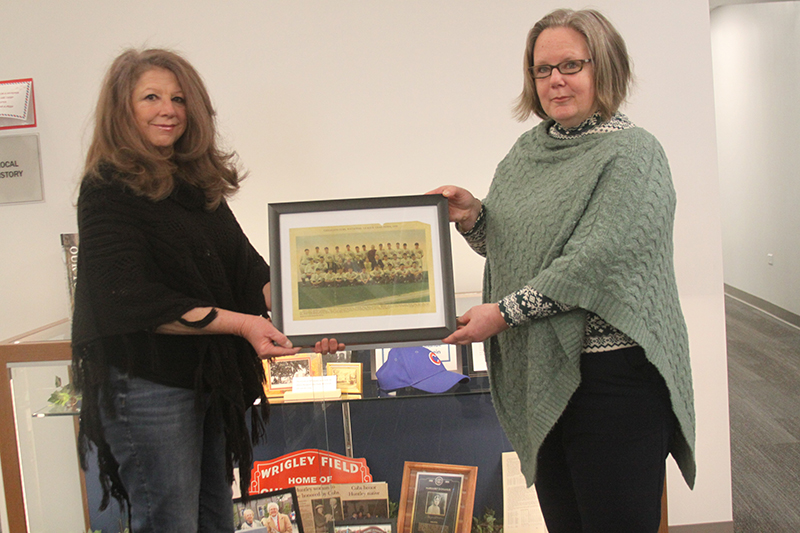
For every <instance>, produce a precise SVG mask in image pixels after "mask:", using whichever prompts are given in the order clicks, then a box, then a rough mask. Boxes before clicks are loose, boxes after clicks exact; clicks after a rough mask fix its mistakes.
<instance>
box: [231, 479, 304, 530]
mask: <svg viewBox="0 0 800 533" xmlns="http://www.w3.org/2000/svg"><path fill="white" fill-rule="evenodd" d="M270 503H277V504H278V506H279V508H278V512H279V513H280V514H286V515H288V516H289V520H290V521H291V523H292V525H293V526H296V527H297V533H304V530H303V520H302V517H301V516H300V508H299V507H298V505H297V491H296V490H295V488H294V487H290V488H288V489H281V490H274V491H271V492H263V493H261V494H251V495H250V498H249V499H248V501H247V502H246V503H245V502H244V498H234V500H233V527H234V530H236V531H239V530H240V529H241V526H242V522H243V521H244V513H245V510H247V509H249V510H251V511H253V514H254V519H255V520H254V522H260V521H261V520H262V519H263V518H265V517H268V516H269V512H268V510H267V506H268V505H269V504H270ZM287 509H291V510H289V511H287ZM293 529H294V528H293ZM247 531H252V532H254V533H255V532H258V533H266V531H267V526H266V525H265V526H263V527H256V528H251V529H247Z"/></svg>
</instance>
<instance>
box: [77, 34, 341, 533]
mask: <svg viewBox="0 0 800 533" xmlns="http://www.w3.org/2000/svg"><path fill="white" fill-rule="evenodd" d="M241 179H242V175H241V173H240V171H239V170H238V169H237V167H236V165H235V163H234V154H233V153H226V152H224V151H222V150H220V149H219V148H218V146H217V138H216V128H215V121H214V109H213V107H212V105H211V99H210V98H209V96H208V93H207V91H206V89H205V86H204V84H203V81H202V79H201V78H200V76H199V74H198V73H197V71H195V69H194V68H193V67H192V66H191V65H190V64H189V63H188V62H187V61H186V60H185V59H183V58H182V57H181V56H179V55H178V54H176V53H174V52H170V51H167V50H160V49H152V50H144V51H138V50H127V51H125V52H124V53H122V54H121V55H120V56H119V57H118V58H117V59H116V60H115V61H114V62H113V64H112V65H111V68H110V69H109V71H108V73H107V75H106V77H105V81H104V83H103V87H102V90H101V93H100V98H99V102H98V104H97V110H96V123H95V130H94V137H93V140H92V143H91V146H90V148H89V152H88V154H87V158H86V167H85V174H84V178H83V180H82V183H81V190H80V196H79V199H78V229H79V236H80V253H79V259H78V281H77V289H76V300H75V312H74V316H73V336H72V339H73V341H72V342H73V367H74V370H75V376H76V380H77V382H78V384H79V387H80V388H81V389H82V391H83V405H82V409H81V424H80V445H81V453H82V457H83V459H84V466H85V454H86V451H87V449H88V447H89V446H91V445H94V446H96V447H97V454H98V462H99V466H100V480H101V483H102V485H103V489H104V495H103V496H104V497H103V502H102V504H101V507H105V506H106V505H107V504H108V499H109V495H112V496H114V497H115V498H117V499H118V500H120V502H126V503H127V504H128V511H129V515H130V518H131V529H132V530H133V531H135V532H136V533H139V532H143V531H158V532H165V531H178V530H180V531H187V530H191V531H232V530H233V522H232V520H231V515H230V502H231V481H232V466H233V464H234V463H236V464H238V465H239V466H240V477H241V489H242V493H243V494H247V491H248V486H249V477H250V467H251V463H252V444H251V439H252V440H257V439H258V438H260V437H262V436H263V430H264V427H263V424H264V423H265V422H266V417H267V415H268V407H269V404H268V403H267V399H266V397H265V396H264V392H263V387H262V383H263V381H264V370H263V366H262V363H261V359H263V358H269V357H275V356H280V355H289V354H294V353H297V351H298V348H294V347H292V345H291V342H290V341H289V340H288V339H287V338H286V336H284V335H283V334H282V333H281V332H279V331H278V330H277V329H275V327H274V326H273V325H272V323H271V322H270V320H269V319H268V318H267V314H268V311H269V307H270V285H269V280H270V274H269V267H268V265H267V264H266V262H265V261H264V260H263V259H262V258H261V256H260V255H259V254H258V252H257V251H256V250H255V249H254V248H253V247H252V245H251V244H250V242H249V241H248V240H247V237H246V236H245V235H244V233H243V232H242V229H241V228H240V226H239V224H238V223H237V221H236V218H235V217H234V215H233V213H232V212H231V210H230V208H229V207H228V205H227V202H226V198H227V197H229V196H231V195H232V194H233V193H234V192H236V190H237V189H238V188H239V182H240V180H241ZM329 348H330V349H332V350H335V349H337V348H339V345H338V343H336V341H335V339H331V340H330V342H329V341H328V339H323V340H322V341H320V342H318V343H317V346H316V349H317V351H321V352H327V351H328V350H329ZM258 400H260V402H259V401H258ZM254 403H256V404H259V405H257V406H254ZM248 410H249V411H250V413H251V431H248V427H247V424H246V421H245V413H246V411H248Z"/></svg>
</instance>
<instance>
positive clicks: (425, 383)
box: [375, 346, 469, 393]
mask: <svg viewBox="0 0 800 533" xmlns="http://www.w3.org/2000/svg"><path fill="white" fill-rule="evenodd" d="M375 376H376V377H377V378H378V387H379V388H380V389H381V390H384V391H393V390H397V389H402V388H403V387H414V388H415V389H419V390H422V391H425V392H435V393H438V392H445V391H448V390H450V389H451V388H453V386H455V384H456V383H467V382H468V381H469V377H468V376H465V375H464V374H459V373H457V372H451V371H450V370H447V369H446V368H445V367H444V365H443V364H442V361H441V360H440V359H439V356H437V355H436V354H435V353H433V352H432V351H430V350H429V349H427V348H425V347H423V346H413V347H404V348H392V349H391V350H389V356H388V358H387V359H386V362H385V363H383V365H381V367H380V368H379V369H378V371H377V372H376V373H375Z"/></svg>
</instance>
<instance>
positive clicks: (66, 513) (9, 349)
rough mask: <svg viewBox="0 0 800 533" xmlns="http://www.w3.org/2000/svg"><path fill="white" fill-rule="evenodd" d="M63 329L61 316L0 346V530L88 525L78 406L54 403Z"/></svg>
mask: <svg viewBox="0 0 800 533" xmlns="http://www.w3.org/2000/svg"><path fill="white" fill-rule="evenodd" d="M69 328H70V324H69V320H67V319H64V320H61V321H59V322H56V323H54V324H50V325H48V326H46V327H44V328H41V329H39V330H36V331H33V332H30V333H27V334H25V335H22V336H19V337H15V338H12V339H9V340H7V341H4V342H3V343H0V364H2V366H3V368H4V369H5V371H6V375H7V377H8V379H3V380H0V432H2V435H3V439H2V440H0V464H2V473H3V477H2V480H3V492H4V494H5V506H4V507H5V512H4V513H3V530H4V531H10V532H12V533H16V532H26V531H30V532H40V531H41V532H46V531H53V530H54V528H55V529H58V530H59V531H69V532H76V533H77V532H81V531H86V530H87V529H88V528H89V513H88V509H87V501H86V492H85V488H84V487H85V483H84V478H83V473H82V471H81V469H80V466H79V462H78V452H77V441H76V435H77V420H78V418H77V416H75V414H76V413H77V406H76V405H74V404H71V402H69V401H61V402H59V401H55V402H54V400H55V395H54V393H56V391H58V390H59V389H61V390H62V391H63V390H67V389H65V387H68V385H69V384H70V381H71V380H70V359H71V352H70V343H69ZM59 404H63V405H59ZM11 435H14V436H15V437H16V438H8V437H9V436H11ZM55 524H57V526H56V525H55ZM6 528H7V529H6Z"/></svg>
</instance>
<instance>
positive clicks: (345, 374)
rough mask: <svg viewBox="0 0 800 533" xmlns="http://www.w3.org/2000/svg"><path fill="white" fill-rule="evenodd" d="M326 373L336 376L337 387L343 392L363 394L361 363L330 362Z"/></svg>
mask: <svg viewBox="0 0 800 533" xmlns="http://www.w3.org/2000/svg"><path fill="white" fill-rule="evenodd" d="M325 373H326V374H327V375H328V376H336V388H338V389H339V390H341V391H342V392H345V393H353V394H361V392H362V390H363V388H362V383H361V363H328V365H327V367H326V369H325Z"/></svg>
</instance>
